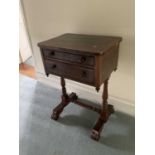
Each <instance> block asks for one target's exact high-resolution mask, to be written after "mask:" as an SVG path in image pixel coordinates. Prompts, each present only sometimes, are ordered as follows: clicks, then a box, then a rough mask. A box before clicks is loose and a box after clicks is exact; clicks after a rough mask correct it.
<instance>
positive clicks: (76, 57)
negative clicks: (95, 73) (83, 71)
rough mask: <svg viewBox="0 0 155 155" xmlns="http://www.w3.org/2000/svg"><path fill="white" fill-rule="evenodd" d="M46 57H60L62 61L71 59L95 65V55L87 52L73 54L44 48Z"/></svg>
mask: <svg viewBox="0 0 155 155" xmlns="http://www.w3.org/2000/svg"><path fill="white" fill-rule="evenodd" d="M43 55H44V57H45V59H59V60H62V61H69V62H72V63H77V64H81V65H87V66H94V62H95V60H94V56H90V55H85V54H81V55H80V54H72V53H67V52H62V51H55V50H47V49H46V50H43Z"/></svg>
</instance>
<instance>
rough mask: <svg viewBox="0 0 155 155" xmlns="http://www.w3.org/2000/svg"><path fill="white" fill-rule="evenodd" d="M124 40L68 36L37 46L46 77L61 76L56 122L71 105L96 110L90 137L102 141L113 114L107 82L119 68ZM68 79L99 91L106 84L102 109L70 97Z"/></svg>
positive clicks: (54, 110)
mask: <svg viewBox="0 0 155 155" xmlns="http://www.w3.org/2000/svg"><path fill="white" fill-rule="evenodd" d="M121 40H122V38H121V37H113V36H100V35H98V36H97V35H83V34H69V33H67V34H63V35H61V36H58V37H56V38H53V39H50V40H47V41H44V42H41V43H38V46H39V47H40V50H41V55H42V60H43V64H44V68H45V72H46V75H47V76H48V75H49V74H54V75H57V76H60V77H61V78H60V79H61V86H62V100H61V103H60V104H59V105H58V106H56V107H55V108H54V109H53V112H52V115H51V118H52V119H54V120H57V119H58V118H59V116H60V114H61V112H62V111H63V109H64V108H65V107H66V106H67V105H68V104H69V103H70V102H72V103H75V104H78V105H80V106H83V107H85V108H88V109H90V110H93V111H96V112H98V113H99V118H98V120H97V121H96V123H95V125H94V127H93V128H92V131H91V138H93V139H95V140H99V138H100V133H101V131H102V127H103V125H104V123H106V122H107V120H108V117H109V116H110V114H112V113H113V112H114V108H113V106H112V105H110V104H108V102H107V99H108V80H109V77H110V75H111V73H112V72H113V71H115V70H116V69H117V63H118V52H119V43H120V41H121ZM65 78H66V79H70V80H74V81H77V82H80V83H83V84H87V85H90V86H94V87H95V88H96V91H99V89H100V86H101V85H102V84H104V87H103V94H102V104H101V105H102V106H101V107H100V108H98V107H95V106H93V105H88V104H86V103H83V102H81V101H80V100H78V96H77V95H76V93H74V92H72V93H71V94H70V95H68V94H67V91H66V87H65Z"/></svg>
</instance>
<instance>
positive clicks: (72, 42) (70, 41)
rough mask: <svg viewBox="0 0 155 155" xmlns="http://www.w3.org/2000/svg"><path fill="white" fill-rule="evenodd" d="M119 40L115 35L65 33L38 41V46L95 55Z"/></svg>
mask: <svg viewBox="0 0 155 155" xmlns="http://www.w3.org/2000/svg"><path fill="white" fill-rule="evenodd" d="M121 40H122V38H121V37H115V36H102V35H85V34H71V33H66V34H63V35H61V36H58V37H56V38H52V39H49V40H47V41H43V42H40V43H38V46H39V47H41V48H48V49H52V48H59V49H69V50H75V51H80V52H87V53H91V54H95V55H97V54H103V53H104V52H106V51H107V50H108V49H109V48H110V47H111V46H113V45H115V44H118V43H119V42H120V41H121Z"/></svg>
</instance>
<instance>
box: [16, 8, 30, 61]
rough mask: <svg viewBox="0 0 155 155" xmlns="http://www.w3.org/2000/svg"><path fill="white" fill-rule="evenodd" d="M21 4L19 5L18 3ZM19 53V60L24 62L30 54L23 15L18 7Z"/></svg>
mask: <svg viewBox="0 0 155 155" xmlns="http://www.w3.org/2000/svg"><path fill="white" fill-rule="evenodd" d="M20 6H21V5H20ZM19 54H20V59H19V60H20V61H21V62H24V61H26V60H27V59H28V58H29V57H31V56H32V51H31V47H30V44H29V39H28V35H27V31H26V27H25V23H24V16H23V12H22V8H21V7H20V8H19Z"/></svg>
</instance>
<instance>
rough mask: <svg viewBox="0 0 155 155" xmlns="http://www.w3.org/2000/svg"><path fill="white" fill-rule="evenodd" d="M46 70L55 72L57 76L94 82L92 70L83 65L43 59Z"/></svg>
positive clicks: (89, 82) (51, 72)
mask: <svg viewBox="0 0 155 155" xmlns="http://www.w3.org/2000/svg"><path fill="white" fill-rule="evenodd" d="M45 67H46V72H47V73H48V74H55V75H58V76H63V77H64V78H68V79H71V80H74V81H78V82H82V83H86V84H90V85H93V84H94V70H93V69H86V68H83V67H77V66H76V65H69V64H66V63H62V62H58V61H51V60H45Z"/></svg>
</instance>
